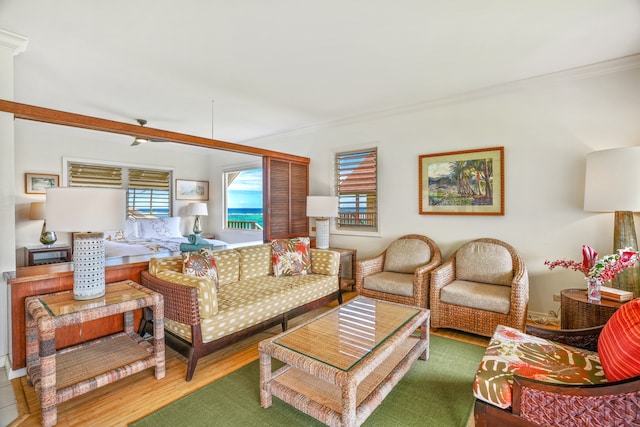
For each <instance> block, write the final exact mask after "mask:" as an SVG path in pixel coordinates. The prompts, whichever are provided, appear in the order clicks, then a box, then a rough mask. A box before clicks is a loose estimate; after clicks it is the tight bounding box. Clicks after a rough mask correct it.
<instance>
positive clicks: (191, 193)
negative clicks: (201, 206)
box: [175, 179, 209, 201]
mask: <svg viewBox="0 0 640 427" xmlns="http://www.w3.org/2000/svg"><path fill="white" fill-rule="evenodd" d="M175 193H176V200H198V201H207V200H209V181H192V180H188V179H176V187H175Z"/></svg>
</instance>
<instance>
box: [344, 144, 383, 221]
mask: <svg viewBox="0 0 640 427" xmlns="http://www.w3.org/2000/svg"><path fill="white" fill-rule="evenodd" d="M377 175H378V153H377V149H376V148H373V149H368V150H358V151H350V152H344V153H337V154H336V183H337V185H336V193H337V195H338V220H337V227H338V228H339V229H352V230H362V231H376V230H377V228H378V180H377Z"/></svg>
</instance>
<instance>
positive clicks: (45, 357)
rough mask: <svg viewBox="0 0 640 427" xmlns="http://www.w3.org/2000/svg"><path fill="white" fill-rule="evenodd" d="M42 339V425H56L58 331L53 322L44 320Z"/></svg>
mask: <svg viewBox="0 0 640 427" xmlns="http://www.w3.org/2000/svg"><path fill="white" fill-rule="evenodd" d="M42 323H43V325H41V326H43V327H44V328H43V329H39V331H38V333H39V341H40V409H41V415H42V425H43V426H44V427H48V426H54V425H56V423H57V422H58V408H57V406H56V400H57V396H56V395H57V390H56V386H57V384H56V332H55V327H54V326H53V325H52V324H51V322H42Z"/></svg>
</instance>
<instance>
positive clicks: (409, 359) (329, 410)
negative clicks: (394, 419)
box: [258, 297, 429, 426]
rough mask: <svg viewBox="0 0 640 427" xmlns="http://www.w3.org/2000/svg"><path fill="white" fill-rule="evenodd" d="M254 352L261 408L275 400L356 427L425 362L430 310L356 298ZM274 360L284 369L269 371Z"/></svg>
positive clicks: (330, 421)
mask: <svg viewBox="0 0 640 427" xmlns="http://www.w3.org/2000/svg"><path fill="white" fill-rule="evenodd" d="M418 328H420V334H419V336H418V335H417V334H416V331H417V330H418ZM258 349H259V351H260V404H261V405H262V407H263V408H268V407H270V406H271V404H272V396H276V397H278V398H280V399H281V400H283V401H284V402H286V403H288V404H290V405H292V406H293V407H295V408H297V409H298V410H300V411H302V412H304V413H306V414H308V415H310V416H312V417H314V418H316V419H317V420H319V421H321V422H323V423H325V424H327V425H330V426H356V425H360V424H362V423H363V422H364V421H365V420H366V419H367V417H368V416H369V415H371V413H372V412H373V410H374V409H375V408H376V407H377V406H378V405H379V404H380V403H381V402H382V400H383V399H384V398H385V397H386V396H387V395H388V394H389V392H390V391H391V390H392V389H393V387H394V386H395V385H396V384H397V383H398V381H400V380H401V379H402V377H403V376H404V374H405V373H406V372H407V371H408V370H409V368H410V367H411V365H412V364H413V362H415V361H416V360H417V359H418V358H420V359H422V360H426V359H427V358H428V357H429V310H426V309H421V308H417V307H409V306H405V305H401V304H395V303H390V302H385V301H378V300H374V299H370V298H365V297H357V298H355V299H353V300H351V301H350V302H348V303H346V304H343V305H341V306H339V307H337V308H335V309H333V310H331V311H329V312H327V313H325V314H323V315H321V316H320V317H318V318H316V319H314V320H311V321H310V322H307V323H305V324H303V325H300V326H298V327H297V328H294V329H291V330H289V331H287V332H284V333H282V334H280V335H278V336H276V337H274V338H270V339H267V340H264V341H261V342H260V344H259V346H258ZM272 358H275V359H278V360H280V361H282V362H284V363H285V365H284V366H283V367H281V368H279V369H277V370H276V371H273V368H272V364H271V359H272Z"/></svg>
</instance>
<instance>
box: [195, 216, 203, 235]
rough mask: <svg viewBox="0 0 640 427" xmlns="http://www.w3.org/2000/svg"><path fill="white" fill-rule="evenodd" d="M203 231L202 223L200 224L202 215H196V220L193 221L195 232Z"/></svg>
mask: <svg viewBox="0 0 640 427" xmlns="http://www.w3.org/2000/svg"><path fill="white" fill-rule="evenodd" d="M200 233H202V225H201V224H200V215H196V220H195V221H194V222H193V234H200Z"/></svg>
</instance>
